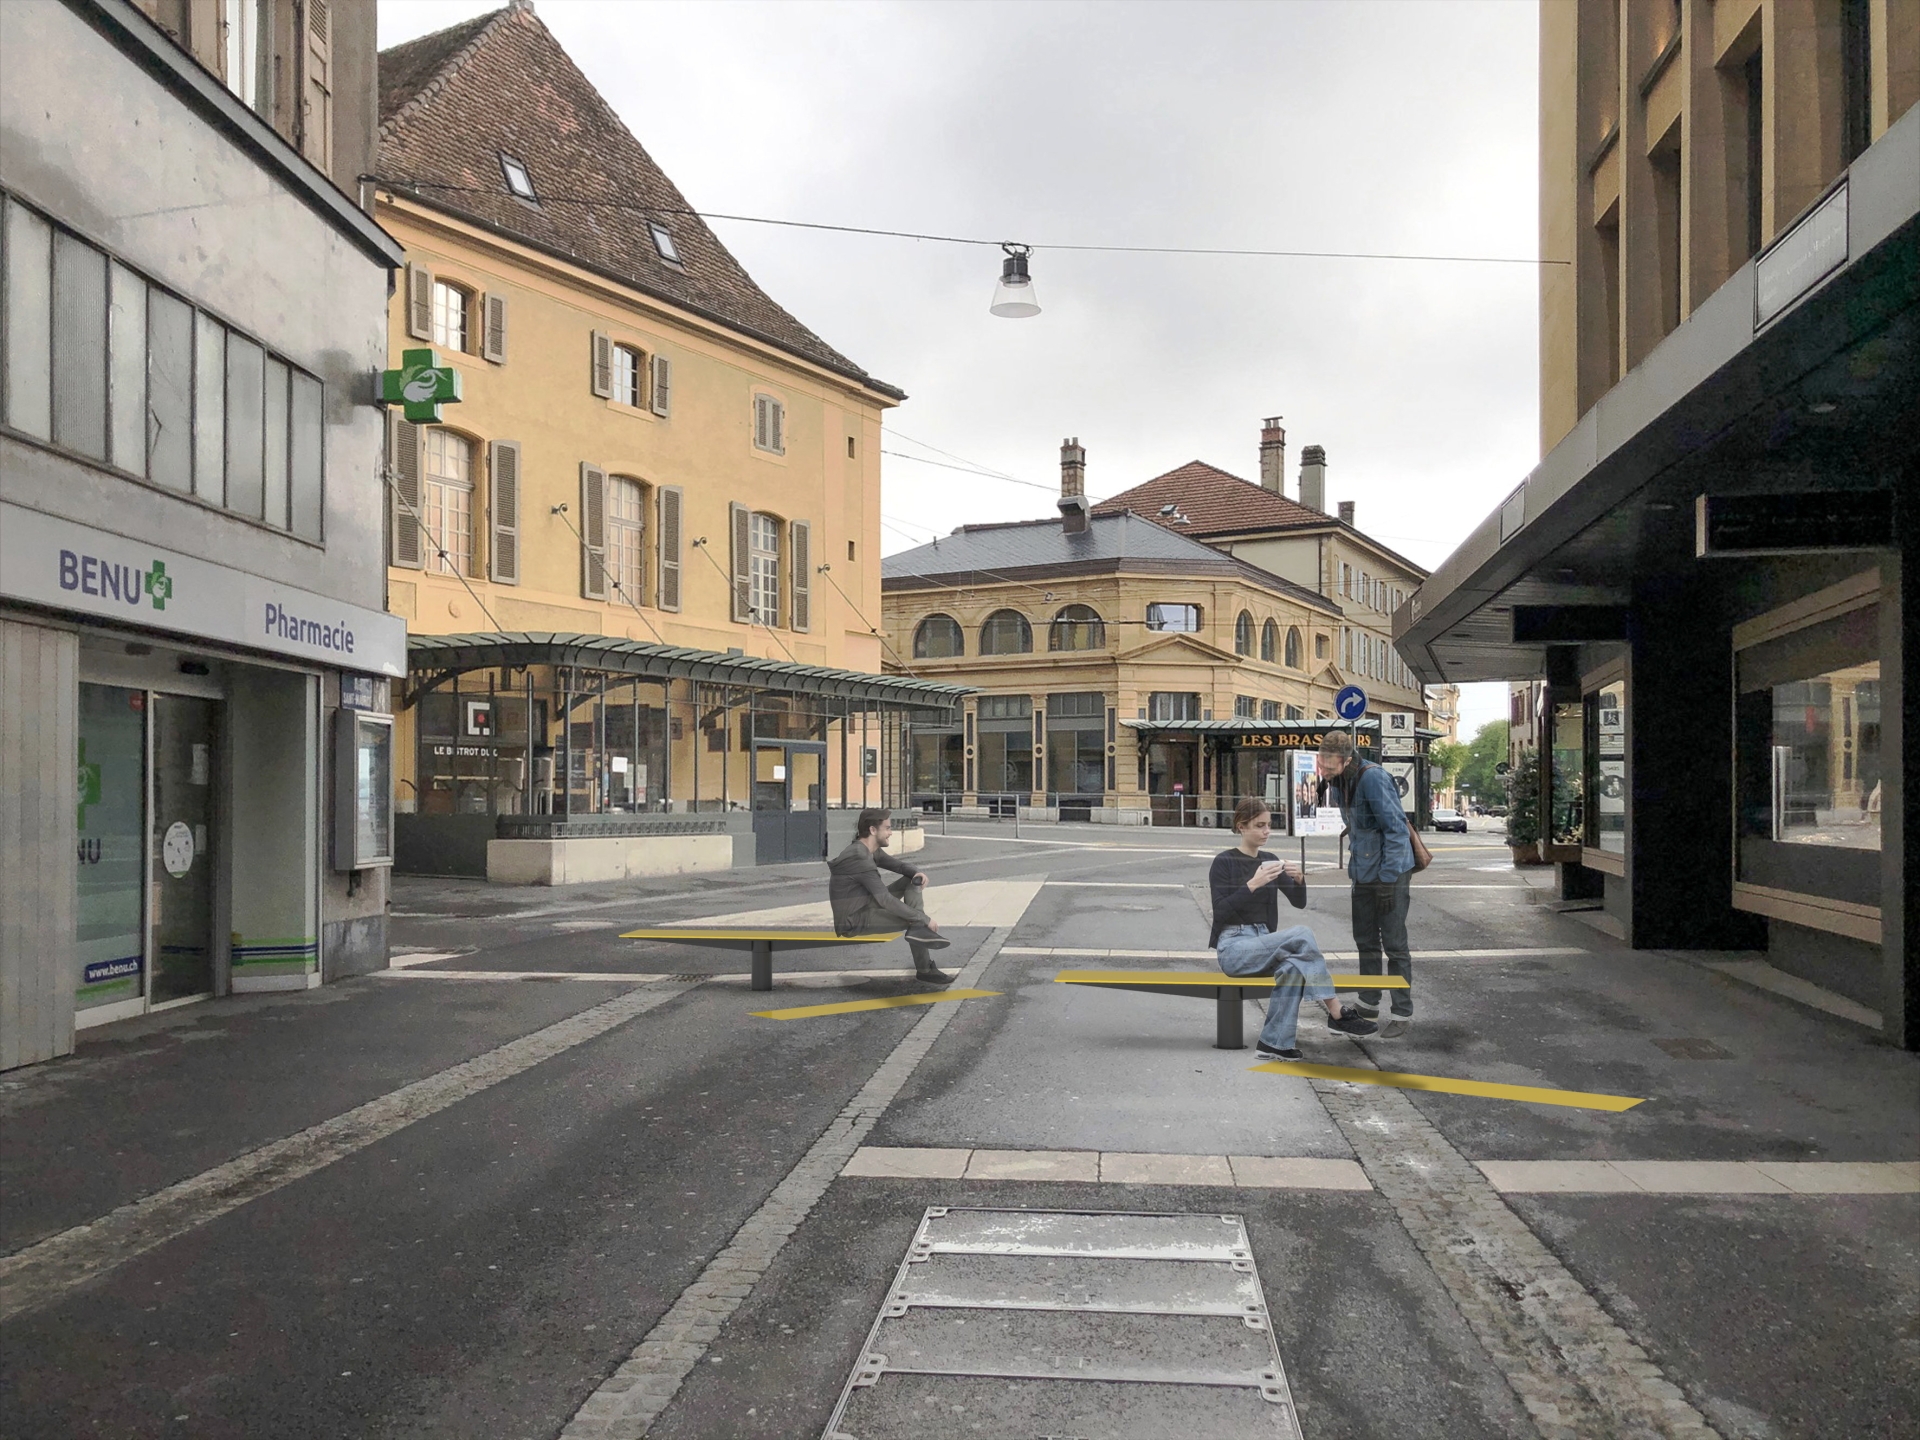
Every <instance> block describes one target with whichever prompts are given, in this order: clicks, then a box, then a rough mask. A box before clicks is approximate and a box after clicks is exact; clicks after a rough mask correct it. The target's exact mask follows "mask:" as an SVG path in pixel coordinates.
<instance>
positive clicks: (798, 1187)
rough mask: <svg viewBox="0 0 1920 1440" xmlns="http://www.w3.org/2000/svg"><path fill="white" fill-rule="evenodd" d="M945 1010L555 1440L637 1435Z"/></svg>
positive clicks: (876, 1076) (921, 1054) (942, 1023)
mask: <svg viewBox="0 0 1920 1440" xmlns="http://www.w3.org/2000/svg"><path fill="white" fill-rule="evenodd" d="M1012 933H1013V931H1012V929H1011V928H1010V927H1009V928H1007V929H1001V930H995V931H994V932H993V933H992V934H991V935H990V936H988V937H987V942H986V943H985V944H984V945H982V946H981V947H980V951H979V953H978V954H977V955H975V956H974V957H973V959H972V961H970V962H969V963H968V965H967V967H966V968H965V969H964V970H962V971H961V972H960V976H959V978H958V979H956V980H955V981H954V982H953V983H954V988H956V989H961V988H965V987H969V986H973V985H977V984H978V983H979V982H980V977H981V976H982V975H983V974H985V973H986V969H987V966H989V965H990V964H992V963H993V960H994V957H995V956H997V955H998V954H999V953H1000V947H1001V946H1002V945H1004V944H1005V943H1006V940H1007V937H1008V936H1009V935H1011V934H1012ZM953 1015H954V1007H952V1006H950V1005H935V1006H933V1007H931V1008H930V1009H929V1010H928V1011H927V1013H926V1014H925V1015H924V1016H922V1017H921V1019H920V1023H919V1024H917V1025H915V1026H914V1027H913V1029H911V1030H909V1031H908V1032H907V1034H906V1036H905V1037H904V1038H903V1039H902V1040H901V1041H900V1043H899V1044H898V1045H896V1046H894V1047H893V1052H892V1053H891V1054H890V1055H888V1056H887V1058H886V1059H885V1060H883V1061H881V1063H880V1068H879V1069H877V1070H875V1071H874V1072H873V1074H872V1076H871V1077H869V1079H868V1080H867V1083H866V1084H865V1085H864V1086H862V1087H861V1089H860V1093H859V1094H857V1095H855V1096H854V1097H853V1099H852V1101H851V1102H849V1103H848V1105H847V1107H846V1109H844V1110H842V1111H841V1112H840V1113H839V1115H838V1116H836V1117H835V1118H834V1120H833V1121H832V1122H831V1123H830V1124H829V1125H828V1126H827V1128H826V1130H825V1132H824V1133H823V1134H822V1135H821V1136H820V1138H819V1139H817V1140H815V1141H814V1142H813V1145H812V1147H811V1148H810V1149H808V1151H807V1153H806V1154H805V1155H803V1156H801V1157H800V1161H799V1163H798V1164H796V1165H795V1166H794V1167H793V1169H791V1170H789V1171H788V1172H787V1174H786V1177H785V1178H784V1179H783V1180H781V1182H780V1183H779V1184H778V1185H776V1186H774V1188H773V1193H772V1194H771V1195H769V1196H768V1197H767V1198H766V1200H765V1202H764V1203H763V1204H762V1205H761V1206H760V1208H759V1209H758V1210H756V1211H754V1212H753V1214H752V1215H751V1216H749V1217H748V1219H747V1221H746V1223H745V1224H743V1225H742V1226H741V1227H740V1228H739V1229H738V1230H737V1231H735V1232H734V1236H733V1239H732V1240H730V1241H728V1242H727V1245H726V1248H724V1249H723V1250H721V1252H720V1253H719V1254H718V1255H716V1256H714V1257H713V1259H712V1260H710V1261H708V1262H707V1267H706V1269H704V1270H702V1271H701V1272H700V1276H699V1278H698V1279H696V1280H695V1281H694V1282H693V1283H692V1284H691V1285H689V1286H687V1288H686V1289H685V1290H682V1291H681V1292H680V1298H679V1299H677V1300H675V1301H674V1302H673V1306H672V1308H671V1309H669V1310H668V1311H667V1313H666V1314H665V1315H662V1316H661V1317H660V1320H659V1323H658V1324H656V1325H655V1326H654V1327H653V1329H651V1330H649V1331H648V1332H647V1334H646V1338H645V1339H643V1340H641V1342H640V1343H639V1344H638V1345H637V1346H635V1347H634V1350H633V1353H632V1354H631V1355H629V1356H628V1357H627V1359H626V1360H624V1361H623V1362H622V1363H621V1364H620V1367H619V1368H618V1369H616V1370H615V1371H614V1372H613V1374H611V1375H609V1376H608V1377H607V1378H606V1380H605V1381H603V1382H602V1383H601V1385H600V1388H599V1389H598V1390H595V1391H594V1392H593V1394H592V1395H590V1396H588V1397H587V1401H586V1403H585V1404H584V1405H582V1406H581V1407H580V1408H579V1410H578V1411H576V1412H575V1413H574V1416H573V1419H571V1420H569V1421H568V1422H567V1425H566V1428H565V1429H563V1430H562V1431H561V1432H560V1440H640V1437H641V1436H643V1435H645V1434H646V1433H647V1429H648V1427H649V1426H651V1425H652V1424H653V1422H654V1419H655V1417H657V1416H658V1415H659V1414H660V1412H661V1411H663V1410H665V1409H666V1408H667V1406H668V1405H669V1404H671V1403H672V1401H673V1397H674V1395H675V1394H676V1393H678V1391H679V1389H680V1385H681V1382H682V1381H684V1380H685V1379H686V1378H687V1375H688V1373H689V1372H690V1371H691V1370H692V1369H693V1367H694V1366H695V1365H697V1364H699V1363H700V1357H701V1356H702V1355H704V1354H705V1353H706V1351H707V1347H708V1346H709V1345H711V1344H712V1343H713V1342H714V1340H715V1339H716V1338H718V1336H719V1334H720V1327H721V1326H722V1325H724V1324H725V1323H726V1321H727V1318H728V1317H729V1316H730V1315H732V1314H733V1312H734V1311H735V1310H737V1309H739V1308H740V1302H741V1301H742V1300H744V1299H746V1298H747V1295H748V1293H749V1292H750V1291H751V1290H752V1289H753V1287H754V1285H755V1284H756V1283H757V1282H758V1281H759V1279H760V1277H761V1276H762V1275H763V1274H765V1273H766V1271H767V1267H768V1266H770V1265H772V1264H773V1259H774V1257H775V1256H776V1255H778V1254H779V1253H780V1247H781V1246H783V1245H785V1244H786V1243H787V1239H788V1237H789V1236H791V1235H792V1234H793V1232H794V1231H795V1230H797V1229H799V1228H800V1225H801V1222H802V1221H804V1220H805V1219H806V1218H807V1215H808V1214H809V1212H811V1211H812V1209H813V1207H814V1205H815V1204H816V1203H817V1202H818V1201H819V1199H820V1197H821V1196H822V1195H824V1194H825V1193H826V1190H827V1186H829V1185H831V1184H832V1183H833V1179H834V1177H835V1176H836V1175H838V1174H839V1173H840V1170H841V1168H842V1167H843V1166H844V1165H845V1164H846V1163H847V1161H848V1160H850V1159H852V1158H853V1152H854V1151H855V1150H858V1149H859V1148H860V1145H861V1142H862V1141H864V1140H865V1139H866V1138H867V1134H868V1132H869V1131H871V1130H872V1129H873V1126H874V1122H875V1121H877V1120H878V1119H879V1118H880V1116H881V1115H882V1114H883V1113H885V1111H886V1108H887V1107H888V1106H889V1105H891V1104H892V1103H893V1099H894V1097H895V1096H896V1095H898V1094H899V1093H900V1089H901V1087H902V1086H903V1085H905V1084H906V1083H907V1077H908V1076H910V1075H912V1074H913V1072H914V1069H915V1068H916V1067H917V1066H918V1065H919V1064H920V1062H921V1061H922V1060H923V1059H925V1058H926V1054H927V1052H928V1051H929V1050H931V1049H932V1048H933V1042H934V1041H936V1040H938V1039H939V1038H940V1032H941V1031H943V1030H945V1029H946V1028H947V1022H948V1021H949V1020H951V1019H952V1018H953Z"/></svg>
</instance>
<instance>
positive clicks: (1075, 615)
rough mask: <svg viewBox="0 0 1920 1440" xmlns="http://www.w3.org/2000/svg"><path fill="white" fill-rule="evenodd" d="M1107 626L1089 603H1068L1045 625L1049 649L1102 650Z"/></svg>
mask: <svg viewBox="0 0 1920 1440" xmlns="http://www.w3.org/2000/svg"><path fill="white" fill-rule="evenodd" d="M1106 648H1107V626H1106V622H1105V621H1104V620H1102V619H1101V618H1100V612H1099V611H1097V610H1095V609H1094V608H1093V607H1092V606H1091V605H1068V606H1066V607H1065V608H1063V609H1062V610H1061V611H1060V613H1059V614H1058V615H1056V616H1054V617H1053V624H1052V625H1050V626H1048V627H1047V649H1049V650H1104V649H1106Z"/></svg>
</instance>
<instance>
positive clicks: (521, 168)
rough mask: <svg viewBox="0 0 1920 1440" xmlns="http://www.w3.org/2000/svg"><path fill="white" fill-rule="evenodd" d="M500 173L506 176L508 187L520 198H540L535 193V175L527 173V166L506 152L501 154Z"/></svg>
mask: <svg viewBox="0 0 1920 1440" xmlns="http://www.w3.org/2000/svg"><path fill="white" fill-rule="evenodd" d="M500 173H501V174H502V175H504V176H506V179H507V189H509V190H510V191H512V192H513V193H514V194H515V195H516V196H518V197H519V198H520V199H522V200H537V199H538V198H539V197H538V196H536V195H535V194H534V193H533V176H531V175H529V174H528V173H527V167H526V166H525V165H524V164H522V163H521V162H520V161H518V160H516V159H514V158H513V156H511V155H508V154H505V153H504V152H503V153H502V154H501V156H500Z"/></svg>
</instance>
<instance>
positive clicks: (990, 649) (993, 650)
mask: <svg viewBox="0 0 1920 1440" xmlns="http://www.w3.org/2000/svg"><path fill="white" fill-rule="evenodd" d="M1032 650H1033V627H1032V626H1031V625H1029V624H1027V617H1026V616H1024V615H1022V614H1021V613H1020V612H1019V611H1018V610H996V611H994V612H993V614H991V615H989V616H988V617H987V623H986V624H984V625H982V626H981V627H980V653H981V654H982V655H1026V654H1029V653H1031V651H1032Z"/></svg>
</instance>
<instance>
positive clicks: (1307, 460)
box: [1300, 445, 1327, 515]
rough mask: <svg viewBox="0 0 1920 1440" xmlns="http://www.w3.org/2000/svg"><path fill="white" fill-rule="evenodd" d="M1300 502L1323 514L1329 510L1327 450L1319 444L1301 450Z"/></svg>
mask: <svg viewBox="0 0 1920 1440" xmlns="http://www.w3.org/2000/svg"><path fill="white" fill-rule="evenodd" d="M1300 503H1301V504H1302V505H1305V506H1306V507H1307V508H1308V509H1309V510H1318V511H1319V512H1320V513H1321V514H1323V515H1324V514H1326V512H1327V452H1326V450H1325V449H1324V448H1322V447H1321V446H1319V445H1309V446H1307V448H1306V449H1304V450H1302V451H1301V452H1300Z"/></svg>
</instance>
